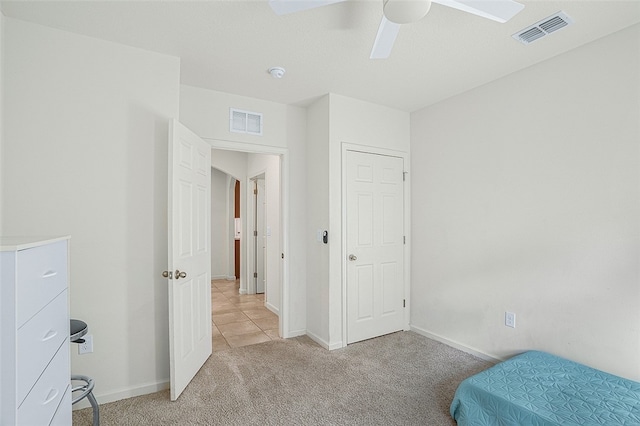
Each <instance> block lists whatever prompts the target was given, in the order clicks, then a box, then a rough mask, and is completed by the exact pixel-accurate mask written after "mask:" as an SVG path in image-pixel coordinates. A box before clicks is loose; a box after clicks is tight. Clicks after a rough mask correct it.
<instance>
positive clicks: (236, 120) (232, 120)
mask: <svg viewBox="0 0 640 426" xmlns="http://www.w3.org/2000/svg"><path fill="white" fill-rule="evenodd" d="M229 131H230V132H234V133H248V134H250V135H256V136H262V114H260V113H259V112H250V111H243V110H240V109H235V108H229Z"/></svg>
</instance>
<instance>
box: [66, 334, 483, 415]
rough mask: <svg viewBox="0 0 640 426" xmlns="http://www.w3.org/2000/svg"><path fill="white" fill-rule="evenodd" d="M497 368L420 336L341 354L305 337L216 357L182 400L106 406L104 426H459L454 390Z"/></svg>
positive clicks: (153, 397) (392, 338)
mask: <svg viewBox="0 0 640 426" xmlns="http://www.w3.org/2000/svg"><path fill="white" fill-rule="evenodd" d="M491 365H492V364H491V363H489V362H487V361H484V360H481V359H479V358H476V357H474V356H472V355H469V354H467V353H464V352H461V351H458V350H456V349H453V348H451V347H449V346H446V345H443V344H441V343H438V342H436V341H434V340H431V339H428V338H425V337H423V336H420V335H418V334H416V333H413V332H399V333H394V334H390V335H387V336H383V337H378V338H376V339H371V340H367V341H364V342H360V343H355V344H352V345H349V346H348V347H346V348H344V349H338V350H335V351H327V350H325V349H323V348H321V347H320V346H318V345H317V344H316V343H314V342H313V341H312V340H311V339H309V338H307V337H298V338H294V339H287V340H277V341H271V342H266V343H261V344H258V345H253V346H245V347H241V348H235V349H229V350H227V351H222V352H217V353H214V354H213V355H212V356H211V358H209V360H208V361H207V362H206V363H205V365H204V366H203V367H202V369H201V370H200V372H199V373H198V374H197V375H196V377H195V378H194V380H193V381H192V382H191V384H190V385H189V386H188V387H187V389H186V390H185V391H184V393H183V394H182V395H181V396H180V398H179V399H178V401H176V402H171V401H169V391H163V392H158V393H154V394H150V395H144V396H141V397H136V398H130V399H126V400H122V401H117V402H113V403H109V404H103V405H101V407H100V420H101V425H102V426H109V425H455V422H454V421H453V420H452V419H451V417H450V416H449V404H450V403H451V400H452V398H453V394H454V392H455V389H456V387H457V386H458V384H459V383H460V382H461V381H462V380H463V379H464V378H466V377H468V376H470V375H472V374H475V373H477V372H479V371H481V370H484V369H485V368H488V367H490V366H491ZM99 386H100V384H99V383H97V384H96V387H97V389H99ZM98 394H99V390H98ZM98 402H100V401H99V398H98ZM73 424H74V425H75V426H80V425H91V409H83V410H78V411H75V412H74V415H73Z"/></svg>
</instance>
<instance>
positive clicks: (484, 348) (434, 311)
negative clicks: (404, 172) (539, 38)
mask: <svg viewBox="0 0 640 426" xmlns="http://www.w3.org/2000/svg"><path fill="white" fill-rule="evenodd" d="M639 76H640V26H638V25H636V26H634V27H631V28H628V29H626V30H624V31H621V32H619V33H616V34H613V35H611V36H609V37H606V38H603V39H600V40H597V41H595V42H592V43H590V44H587V45H585V46H583V47H580V48H578V49H575V50H573V51H570V52H568V53H565V54H563V55H560V56H557V57H555V58H553V59H550V60H548V61H546V62H543V63H540V64H538V65H535V66H532V67H530V68H528V69H525V70H523V71H521V72H518V73H515V74H512V75H509V76H507V77H504V78H502V79H500V80H498V81H495V82H493V83H490V84H487V85H486V86H483V87H480V88H478V89H475V90H472V91H470V92H467V93H465V94H462V95H460V96H456V97H454V98H451V99H449V100H446V101H443V102H441V103H439V104H436V105H434V106H432V107H430V108H426V109H424V110H421V111H418V112H416V113H414V114H412V116H411V124H412V125H411V129H412V133H411V151H412V165H413V181H414V186H413V198H412V200H413V220H412V222H413V231H414V232H413V247H412V250H413V262H412V265H413V268H412V274H411V276H412V306H411V312H412V316H411V320H412V325H413V326H414V327H415V328H416V329H417V330H420V331H422V332H425V333H427V334H430V335H434V336H436V337H438V336H439V338H442V339H443V340H446V341H449V342H450V343H454V344H460V345H462V346H465V347H467V348H471V349H473V350H477V351H479V352H481V353H484V354H487V355H489V356H491V357H495V358H505V357H509V356H511V355H513V354H516V353H519V352H522V351H525V350H528V349H541V350H546V351H549V352H552V353H555V354H558V355H561V356H564V357H568V358H571V359H573V360H576V361H579V362H583V363H586V364H588V365H591V366H593V367H596V368H599V369H603V370H605V371H608V372H611V373H613V374H617V375H622V376H625V377H628V378H631V379H634V380H640V363H639V362H638V360H639V359H640V284H639V283H640V272H639V271H640V267H639V259H640V222H639V220H638V218H639V217H640V199H639V196H640V191H639V170H640V169H639V166H640V164H639V155H638V152H639V144H640V128H639V127H640V126H639V124H638V123H639V121H638V119H639V117H640V78H639ZM416 182H420V183H419V184H418V183H416ZM505 311H511V312H515V313H516V314H517V319H516V326H517V327H516V328H515V329H512V328H507V327H505V326H504V312H505Z"/></svg>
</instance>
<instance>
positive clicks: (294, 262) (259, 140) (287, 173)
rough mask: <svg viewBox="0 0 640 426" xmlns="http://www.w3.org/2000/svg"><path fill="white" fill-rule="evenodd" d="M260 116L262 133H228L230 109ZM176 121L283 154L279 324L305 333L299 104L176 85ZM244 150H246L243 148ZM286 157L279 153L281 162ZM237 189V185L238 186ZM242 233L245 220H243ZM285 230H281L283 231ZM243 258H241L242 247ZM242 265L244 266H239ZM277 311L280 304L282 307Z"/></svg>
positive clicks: (227, 142)
mask: <svg viewBox="0 0 640 426" xmlns="http://www.w3.org/2000/svg"><path fill="white" fill-rule="evenodd" d="M232 107H233V108H239V109H243V110H248V111H253V112H260V113H262V114H263V123H264V127H263V136H254V135H246V134H240V133H232V132H230V131H229V108H232ZM180 121H181V122H182V123H184V124H185V125H186V126H187V127H189V128H190V129H191V130H193V131H194V132H195V133H196V134H198V135H199V136H200V137H202V138H205V139H208V140H210V141H211V142H212V143H214V144H218V145H224V147H231V148H232V149H234V150H238V151H246V152H253V153H256V152H263V153H273V152H277V153H286V154H287V158H286V162H285V163H284V164H283V168H282V175H283V185H284V188H283V195H282V197H283V199H284V202H285V203H288V205H289V210H284V211H282V217H283V221H284V222H285V223H287V224H288V225H289V234H288V244H289V246H286V243H287V235H285V247H283V251H284V254H285V257H286V260H287V264H288V266H289V269H288V270H287V269H285V270H283V271H282V274H283V278H284V279H285V280H288V282H289V292H288V294H284V295H283V299H284V301H285V304H286V309H285V310H286V312H287V314H288V316H287V317H285V320H284V321H285V322H286V324H285V325H284V329H285V333H287V334H288V335H290V336H291V335H300V334H304V333H305V330H306V309H305V300H306V285H307V284H306V277H307V271H306V244H305V241H304V232H305V231H304V230H305V224H306V191H305V190H306V179H307V178H306V140H305V138H306V114H305V110H304V109H302V108H298V107H293V106H288V105H283V104H278V103H274V102H268V101H263V100H260V99H254V98H249V97H245V96H237V95H231V94H227V93H222V92H216V91H213V90H206V89H200V88H196V87H191V86H184V85H182V86H181V92H180ZM245 148H246V149H245ZM284 160H285V158H284V157H283V161H284ZM241 189H242V188H241ZM243 227H244V234H246V223H245V221H243ZM283 232H284V230H283ZM242 256H244V257H246V250H245V251H243V253H242ZM243 269H244V265H243ZM281 309H282V308H281Z"/></svg>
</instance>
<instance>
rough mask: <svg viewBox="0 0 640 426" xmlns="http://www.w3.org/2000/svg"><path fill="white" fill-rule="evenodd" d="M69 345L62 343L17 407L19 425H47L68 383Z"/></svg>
mask: <svg viewBox="0 0 640 426" xmlns="http://www.w3.org/2000/svg"><path fill="white" fill-rule="evenodd" d="M70 381H71V378H70V376H69V345H68V343H67V342H65V344H63V345H62V347H61V348H60V350H59V351H58V352H57V353H56V356H55V357H54V358H53V360H52V361H51V363H50V364H49V366H48V367H47V369H46V370H45V371H44V373H42V376H40V379H39V380H38V381H37V382H36V384H35V386H34V387H33V389H31V392H29V395H27V398H26V399H25V400H24V401H23V402H22V405H20V406H19V407H18V419H17V420H18V421H17V423H18V424H19V425H48V424H49V423H50V422H51V419H53V415H54V414H55V413H56V410H57V409H58V405H60V401H61V400H62V399H63V397H64V396H65V393H66V391H67V389H68V387H69V385H70Z"/></svg>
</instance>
